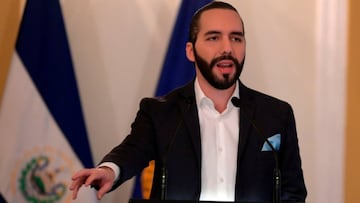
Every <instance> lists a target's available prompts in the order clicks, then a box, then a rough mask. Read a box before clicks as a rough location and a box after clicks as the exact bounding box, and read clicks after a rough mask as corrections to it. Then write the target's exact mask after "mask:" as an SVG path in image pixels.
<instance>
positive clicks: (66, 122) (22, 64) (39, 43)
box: [0, 0, 98, 203]
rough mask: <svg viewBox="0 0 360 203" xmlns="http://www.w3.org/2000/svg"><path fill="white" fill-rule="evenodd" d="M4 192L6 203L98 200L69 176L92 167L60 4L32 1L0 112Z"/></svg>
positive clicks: (0, 170) (0, 190)
mask: <svg viewBox="0 0 360 203" xmlns="http://www.w3.org/2000/svg"><path fill="white" fill-rule="evenodd" d="M0 135H1V138H2V142H1V144H0V180H1V184H0V193H1V194H2V195H3V197H4V199H5V200H6V201H7V202H16V203H22V202H53V203H56V202H61V203H62V202H98V201H97V199H96V195H95V191H94V190H92V189H90V188H82V189H81V190H80V192H79V196H78V199H77V200H76V201H72V200H71V197H72V195H71V191H70V190H69V186H70V184H71V176H72V174H74V173H75V172H76V171H77V170H79V169H81V168H83V167H87V168H89V167H93V161H92V155H91V151H90V146H89V141H88V137H87V131H86V126H85V122H84V118H83V113H82V108H81V102H80V97H79V92H78V88H77V83H76V78H75V73H74V69H73V63H72V59H71V54H70V48H69V44H68V41H67V36H66V31H65V25H64V21H63V17H62V11H61V6H60V2H59V0H27V2H26V5H25V10H24V14H23V18H22V22H21V25H20V30H19V34H18V38H17V42H16V51H15V53H14V55H13V59H12V62H11V67H10V70H9V75H8V77H7V82H6V87H5V91H4V95H3V101H2V102H1V106H0Z"/></svg>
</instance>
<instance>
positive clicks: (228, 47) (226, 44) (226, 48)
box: [221, 39, 233, 55]
mask: <svg viewBox="0 0 360 203" xmlns="http://www.w3.org/2000/svg"><path fill="white" fill-rule="evenodd" d="M232 51H233V47H232V43H231V40H230V39H223V42H222V49H221V55H231V53H232Z"/></svg>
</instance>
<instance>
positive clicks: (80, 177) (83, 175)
mask: <svg viewBox="0 0 360 203" xmlns="http://www.w3.org/2000/svg"><path fill="white" fill-rule="evenodd" d="M71 179H72V183H71V186H70V190H71V191H73V195H72V198H73V199H76V197H77V194H78V191H79V189H80V187H81V186H82V185H85V186H86V187H88V186H94V187H96V189H97V190H98V192H97V198H98V199H101V198H102V197H103V196H104V194H105V193H107V192H108V191H109V190H110V189H111V188H112V186H113V184H114V181H115V173H114V171H113V170H112V169H111V168H109V167H106V166H102V167H99V168H92V169H82V170H80V171H78V172H76V173H75V174H74V175H73V176H72V178H71Z"/></svg>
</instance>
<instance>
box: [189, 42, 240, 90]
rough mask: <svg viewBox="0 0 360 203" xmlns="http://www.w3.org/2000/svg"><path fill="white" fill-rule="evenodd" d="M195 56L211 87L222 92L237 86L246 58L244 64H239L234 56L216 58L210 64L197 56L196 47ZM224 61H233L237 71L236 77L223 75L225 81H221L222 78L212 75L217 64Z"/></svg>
mask: <svg viewBox="0 0 360 203" xmlns="http://www.w3.org/2000/svg"><path fill="white" fill-rule="evenodd" d="M194 55H195V63H196V64H197V65H198V67H199V70H200V72H201V74H202V75H203V76H204V78H205V79H206V80H207V81H208V83H209V84H210V85H211V86H213V87H214V88H216V89H220V90H224V89H228V88H230V87H231V86H232V85H233V84H235V82H236V81H237V80H238V78H239V77H240V74H241V72H242V69H243V66H244V61H245V57H244V59H243V60H242V62H241V63H239V61H238V60H237V59H236V58H234V57H233V56H231V55H223V56H219V57H217V58H214V59H213V60H211V62H210V64H209V63H207V62H206V61H205V59H203V58H202V57H201V56H199V55H198V54H197V52H196V50H195V47H194ZM224 59H227V60H232V61H233V63H234V64H235V66H236V71H235V75H234V77H230V74H223V78H224V79H221V78H217V77H216V76H215V74H213V73H212V69H213V68H214V66H215V64H216V63H218V62H219V61H221V60H224Z"/></svg>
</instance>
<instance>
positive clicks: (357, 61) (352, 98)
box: [345, 0, 360, 203]
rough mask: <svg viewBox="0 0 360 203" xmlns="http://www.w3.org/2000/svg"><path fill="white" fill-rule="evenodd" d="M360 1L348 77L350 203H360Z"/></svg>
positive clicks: (352, 24) (352, 7) (352, 12)
mask: <svg viewBox="0 0 360 203" xmlns="http://www.w3.org/2000/svg"><path fill="white" fill-rule="evenodd" d="M359 10H360V2H359V1H358V0H350V1H349V17H350V18H349V35H348V37H349V39H348V45H349V48H348V74H347V85H348V89H347V93H348V96H347V100H348V101H347V117H346V119H347V125H346V131H347V134H346V135H347V136H346V166H345V167H346V175H345V200H346V203H358V202H360V193H359V182H360V173H359V171H360V159H359V155H360V148H359V143H360V137H359V132H360V125H359V122H360V118H359V115H360V106H359V104H360V39H359V36H360V13H359V12H358V11H359Z"/></svg>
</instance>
